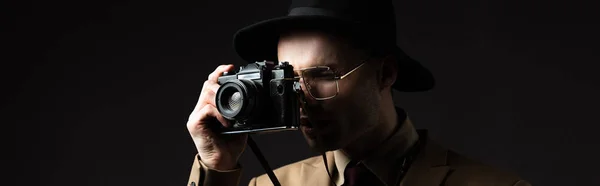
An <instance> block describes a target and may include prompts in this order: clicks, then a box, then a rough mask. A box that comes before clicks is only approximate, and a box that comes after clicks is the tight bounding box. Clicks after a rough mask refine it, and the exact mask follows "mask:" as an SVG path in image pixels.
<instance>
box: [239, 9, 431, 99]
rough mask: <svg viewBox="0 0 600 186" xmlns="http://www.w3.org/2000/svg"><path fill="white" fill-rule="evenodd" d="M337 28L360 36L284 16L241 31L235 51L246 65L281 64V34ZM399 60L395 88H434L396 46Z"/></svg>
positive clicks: (329, 20)
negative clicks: (258, 62)
mask: <svg viewBox="0 0 600 186" xmlns="http://www.w3.org/2000/svg"><path fill="white" fill-rule="evenodd" d="M306 28H310V29H319V28H336V29H347V30H352V31H355V32H360V29H361V27H358V26H356V24H354V23H352V22H349V21H346V20H343V19H338V18H333V17H327V16H319V15H305V16H284V17H277V18H272V19H268V20H264V21H261V22H258V23H255V24H252V25H249V26H246V27H244V28H242V29H240V30H238V31H237V32H236V33H235V34H234V39H233V47H234V50H235V51H236V52H237V54H238V55H239V56H240V57H241V58H242V59H243V60H245V61H246V62H248V63H252V62H256V61H263V60H270V61H277V44H278V40H279V36H280V34H281V33H283V32H286V31H289V30H293V29H306ZM395 54H396V56H397V57H398V65H399V68H398V76H397V78H396V82H395V83H394V85H393V86H392V88H394V89H396V90H398V91H402V92H421V91H427V90H430V89H432V88H433V87H434V85H435V79H434V77H433V75H432V74H431V72H430V71H429V70H428V69H427V68H425V67H423V66H422V65H421V64H420V63H419V62H418V61H416V60H414V59H412V58H411V57H409V56H408V55H406V54H405V53H404V52H403V51H402V49H400V48H399V47H397V46H395Z"/></svg>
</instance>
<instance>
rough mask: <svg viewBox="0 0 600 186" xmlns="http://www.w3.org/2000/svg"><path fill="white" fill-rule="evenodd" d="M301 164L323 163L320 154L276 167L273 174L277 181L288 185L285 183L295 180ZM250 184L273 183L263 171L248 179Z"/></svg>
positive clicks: (299, 172)
mask: <svg viewBox="0 0 600 186" xmlns="http://www.w3.org/2000/svg"><path fill="white" fill-rule="evenodd" d="M302 164H310V165H315V166H316V165H318V164H323V159H322V157H321V156H313V157H309V158H306V159H303V160H300V161H297V162H294V163H291V164H287V165H284V166H281V167H279V168H276V169H274V170H273V173H274V174H275V176H277V180H279V182H280V183H281V184H282V185H284V184H285V185H289V184H286V183H295V182H297V179H298V175H301V171H302ZM250 185H273V184H272V183H271V179H270V178H269V176H268V175H267V174H266V173H265V174H262V175H260V176H257V177H254V178H252V180H251V181H250Z"/></svg>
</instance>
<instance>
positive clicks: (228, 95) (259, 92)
mask: <svg viewBox="0 0 600 186" xmlns="http://www.w3.org/2000/svg"><path fill="white" fill-rule="evenodd" d="M218 84H219V85H220V87H219V89H218V91H217V92H216V95H215V103H216V106H217V110H218V111H219V113H221V115H222V116H223V117H224V118H226V119H228V120H230V121H232V122H231V123H232V124H233V125H232V126H230V127H223V126H220V127H219V132H220V133H222V134H234V133H263V132H275V131H282V130H296V129H298V127H299V126H300V109H299V108H300V106H299V100H298V99H299V98H298V95H299V94H300V93H301V91H302V90H301V89H300V83H299V82H298V80H296V78H295V77H294V71H293V67H292V66H291V65H290V64H289V63H288V62H280V63H276V62H271V61H262V62H255V63H250V64H247V65H245V66H241V67H240V69H239V70H238V71H237V72H225V73H223V75H222V76H220V77H219V78H218Z"/></svg>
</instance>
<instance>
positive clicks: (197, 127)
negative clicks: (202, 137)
mask: <svg viewBox="0 0 600 186" xmlns="http://www.w3.org/2000/svg"><path fill="white" fill-rule="evenodd" d="M213 119H217V121H219V123H220V124H221V125H222V126H224V127H230V126H231V124H230V123H229V120H227V119H226V118H224V117H223V116H222V115H221V114H220V113H219V111H218V110H217V108H216V107H215V106H213V105H210V104H206V105H204V107H202V109H200V110H199V111H198V112H195V113H192V114H191V115H190V118H189V119H188V122H187V127H188V130H189V131H190V132H192V133H196V132H201V133H203V132H204V133H206V132H211V129H210V126H209V125H211V124H212V123H211V122H215V121H214V120H213Z"/></svg>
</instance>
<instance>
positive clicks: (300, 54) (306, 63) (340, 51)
mask: <svg viewBox="0 0 600 186" xmlns="http://www.w3.org/2000/svg"><path fill="white" fill-rule="evenodd" d="M343 46H344V44H343V42H342V40H340V39H338V38H336V37H332V35H330V34H325V33H322V32H316V31H293V32H289V33H286V34H282V35H281V38H280V39H279V43H278V46H277V57H278V59H279V61H287V62H289V63H290V64H291V65H292V66H294V69H295V70H298V69H302V68H307V67H314V66H329V67H331V68H335V67H338V66H341V65H343V63H344V62H345V60H344V59H345V58H346V57H347V56H344V54H346V53H347V52H344V51H346V50H345V48H344V47H343Z"/></svg>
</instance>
